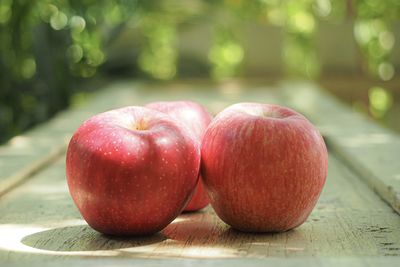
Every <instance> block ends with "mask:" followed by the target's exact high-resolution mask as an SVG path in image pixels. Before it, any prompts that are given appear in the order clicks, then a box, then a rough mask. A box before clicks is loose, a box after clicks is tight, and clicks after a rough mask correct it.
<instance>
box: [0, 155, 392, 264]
mask: <svg viewBox="0 0 400 267" xmlns="http://www.w3.org/2000/svg"><path fill="white" fill-rule="evenodd" d="M329 163H330V166H329V177H328V180H327V184H326V187H325V190H324V192H323V194H322V196H321V199H320V201H319V202H318V205H317V207H316V208H315V210H314V212H313V213H312V215H311V216H310V218H309V219H308V220H307V222H306V223H305V224H304V225H302V226H301V227H299V228H297V229H295V230H293V231H288V232H285V233H282V234H245V233H241V232H238V231H236V230H233V229H231V228H230V227H229V226H227V225H226V224H224V223H223V222H222V221H221V220H220V219H219V218H218V217H216V215H215V214H214V212H213V210H212V209H211V208H210V207H209V208H207V209H206V210H204V211H202V212H197V213H187V214H183V215H181V216H179V217H178V218H177V219H176V220H175V221H174V222H173V223H171V224H170V225H169V226H168V227H167V228H166V229H164V230H163V231H162V232H161V233H159V234H156V235H153V236H150V237H140V238H135V237H132V238H116V237H110V236H104V235H102V234H99V233H97V232H96V231H94V230H92V229H91V228H90V227H89V226H87V225H86V223H85V222H84V221H83V220H82V219H81V218H80V215H79V213H78V211H77V210H76V208H75V206H74V204H73V203H72V200H71V198H70V196H69V194H68V190H67V187H66V182H65V177H64V171H65V166H64V162H63V160H62V159H61V160H59V161H58V162H56V163H55V164H53V165H52V166H51V167H49V168H48V169H46V170H45V171H43V172H41V173H39V174H38V175H37V176H35V177H34V178H33V179H31V180H30V181H28V182H27V183H25V184H24V185H22V186H20V187H18V188H17V189H14V190H13V191H12V192H10V193H9V194H7V195H5V196H4V198H3V199H2V201H1V202H0V214H1V215H0V236H1V237H2V238H1V239H0V262H3V263H12V262H33V263H35V262H37V263H39V262H40V263H42V262H48V261H54V260H59V261H64V260H70V259H93V257H95V258H96V257H102V258H109V259H122V258H129V259H132V258H134V259H174V258H179V259H209V260H211V259H265V260H269V259H270V258H271V257H272V258H282V259H284V258H291V259H293V258H298V257H300V258H302V257H315V258H324V259H325V258H335V259H338V260H340V259H342V258H355V257H357V258H359V259H360V260H362V258H363V257H367V256H369V257H375V258H376V257H382V256H392V258H393V260H396V261H398V260H400V257H399V256H400V220H399V218H398V215H397V214H396V213H394V212H393V211H392V209H391V208H390V207H389V206H387V205H386V204H385V203H384V202H383V201H382V200H380V199H379V197H377V196H376V195H375V194H374V193H373V192H372V191H370V190H369V188H368V187H367V186H366V185H364V184H363V182H362V181H360V180H359V179H358V178H357V177H356V176H355V175H354V174H353V173H352V172H351V171H350V170H348V169H347V168H346V167H345V166H343V164H342V163H341V162H340V161H338V160H337V159H336V157H335V156H334V155H331V157H330V162H329ZM228 262H229V261H228ZM228 262H225V264H226V265H228V264H227V263H228ZM293 262H296V261H293Z"/></svg>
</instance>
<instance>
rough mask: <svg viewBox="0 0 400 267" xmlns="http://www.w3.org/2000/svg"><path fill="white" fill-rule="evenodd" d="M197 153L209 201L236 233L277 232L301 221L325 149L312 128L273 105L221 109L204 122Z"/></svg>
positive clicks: (324, 164) (318, 185)
mask: <svg viewBox="0 0 400 267" xmlns="http://www.w3.org/2000/svg"><path fill="white" fill-rule="evenodd" d="M201 156H202V171H203V179H204V183H205V185H206V188H207V190H208V193H209V196H210V200H211V205H212V206H213V208H214V210H215V211H216V213H217V214H218V216H219V217H220V218H221V219H222V220H223V221H225V222H226V223H227V224H229V225H231V226H232V227H234V228H236V229H239V230H242V231H249V232H281V231H286V230H289V229H292V228H294V227H297V226H299V225H301V224H302V223H303V222H304V221H305V220H306V219H307V217H308V215H309V214H310V213H311V211H312V209H313V208H314V206H315V204H316V202H317V200H318V198H319V195H320V193H321V191H322V188H323V185H324V183H325V179H326V176H327V168H328V153H327V149H326V146H325V143H324V140H323V139H322V137H321V135H320V133H319V132H318V130H317V129H316V128H315V127H314V126H313V125H312V124H311V123H310V122H309V121H308V120H307V119H306V118H305V117H304V116H302V115H300V114H299V113H297V112H295V111H293V110H291V109H289V108H286V107H281V106H277V105H267V104H258V103H240V104H236V105H232V106H230V107H228V108H226V109H225V110H224V111H222V112H221V113H219V114H218V115H217V116H216V118H215V119H214V120H213V122H212V123H211V124H210V125H209V127H208V129H207V131H206V133H205V135H204V137H203V143H202V148H201Z"/></svg>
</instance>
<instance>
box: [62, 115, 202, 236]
mask: <svg viewBox="0 0 400 267" xmlns="http://www.w3.org/2000/svg"><path fill="white" fill-rule="evenodd" d="M66 164H67V167H66V172H67V181H68V186H69V190H70V193H71V196H72V198H73V200H74V202H75V204H76V205H77V207H78V209H79V211H80V212H81V214H82V216H83V218H84V219H85V220H86V221H87V223H88V224H89V225H90V226H91V227H93V228H94V229H95V230H97V231H99V232H102V233H105V234H112V235H144V234H151V233H155V232H157V231H159V230H161V229H163V228H164V227H165V226H167V225H168V224H169V223H170V222H171V221H172V220H174V219H175V218H176V217H177V216H178V215H179V214H180V213H181V211H182V210H183V208H184V207H185V205H186V204H187V202H188V201H189V197H190V196H191V193H192V192H193V190H194V188H195V186H196V184H197V181H198V173H199V166H200V150H199V146H198V144H197V142H195V141H194V140H193V138H192V136H191V134H190V133H189V132H188V129H187V128H186V127H185V126H184V125H183V124H181V123H179V122H178V121H176V120H174V119H172V118H170V117H169V116H167V115H165V114H163V113H161V112H158V111H155V110H152V109H147V108H144V107H126V108H121V109H117V110H113V111H108V112H105V113H101V114H98V115H96V116H94V117H92V118H90V119H89V120H87V121H86V122H84V123H83V124H82V125H81V126H80V127H79V128H78V130H77V131H76V132H75V134H74V135H73V137H72V139H71V141H70V143H69V146H68V151H67V158H66Z"/></svg>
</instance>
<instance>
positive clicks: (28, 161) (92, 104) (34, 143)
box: [0, 83, 138, 197]
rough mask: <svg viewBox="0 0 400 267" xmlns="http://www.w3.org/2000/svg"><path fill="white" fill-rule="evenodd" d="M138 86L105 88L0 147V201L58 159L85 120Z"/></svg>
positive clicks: (117, 103) (116, 102)
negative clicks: (83, 102) (85, 103)
mask: <svg viewBox="0 0 400 267" xmlns="http://www.w3.org/2000/svg"><path fill="white" fill-rule="evenodd" d="M137 86H138V83H130V86H116V85H113V88H105V89H104V90H102V91H100V92H98V93H97V94H95V95H93V97H92V99H91V101H89V102H88V103H87V105H85V106H81V107H78V108H74V109H71V110H68V111H64V112H61V113H60V114H58V115H57V116H56V117H55V118H53V119H52V120H50V121H49V122H47V123H45V124H43V125H39V126H38V127H36V128H34V129H33V130H30V131H28V132H26V133H25V134H23V135H20V136H16V137H14V138H12V139H11V140H10V141H9V142H8V143H7V144H5V145H3V146H0V170H1V171H0V197H1V196H2V195H3V194H5V193H6V192H7V191H9V190H11V189H12V188H14V187H15V186H17V185H19V184H20V183H22V182H24V181H25V180H26V179H28V178H29V177H31V176H32V175H33V174H35V173H36V172H38V171H39V170H40V169H41V168H43V167H45V166H46V165H48V164H50V163H51V162H52V161H53V160H54V159H55V158H57V157H58V156H61V155H62V154H63V152H64V151H65V149H66V145H67V142H68V141H69V138H70V136H71V134H72V133H73V132H74V131H75V129H76V128H77V127H78V126H79V125H80V124H81V123H82V122H83V121H84V120H85V119H86V118H88V117H89V116H91V115H93V114H95V113H98V112H101V111H105V110H108V109H111V108H113V107H116V106H119V105H120V103H121V102H123V101H124V100H125V99H126V95H127V94H128V95H130V96H132V95H134V94H132V92H134V91H133V90H132V89H134V88H135V87H137Z"/></svg>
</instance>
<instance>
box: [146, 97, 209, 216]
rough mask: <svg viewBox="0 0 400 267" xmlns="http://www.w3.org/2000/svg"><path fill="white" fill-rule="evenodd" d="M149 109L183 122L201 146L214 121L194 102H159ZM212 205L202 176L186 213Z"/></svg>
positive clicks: (150, 104) (205, 110) (203, 108)
mask: <svg viewBox="0 0 400 267" xmlns="http://www.w3.org/2000/svg"><path fill="white" fill-rule="evenodd" d="M146 107H147V108H151V109H155V110H158V111H160V112H163V113H166V114H168V115H169V116H171V117H173V118H174V119H177V120H178V121H180V122H182V123H183V124H185V125H186V127H188V128H189V129H190V132H191V133H192V134H193V135H194V137H195V139H196V140H197V141H198V142H199V146H200V144H201V139H202V138H203V135H204V132H205V130H206V129H207V126H208V125H209V124H210V122H211V121H212V115H211V114H210V113H209V112H208V111H207V109H206V108H205V107H203V106H202V105H200V104H198V103H195V102H192V101H159V102H152V103H149V104H147V105H146ZM209 203H210V201H209V198H208V195H207V192H206V191H205V188H204V185H203V181H202V178H201V174H200V179H199V182H198V184H197V186H196V189H195V191H194V193H193V196H192V198H191V199H190V201H189V203H188V204H187V205H186V207H185V209H184V211H196V210H200V209H202V208H204V207H206V206H207V205H208V204H209Z"/></svg>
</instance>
